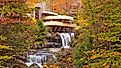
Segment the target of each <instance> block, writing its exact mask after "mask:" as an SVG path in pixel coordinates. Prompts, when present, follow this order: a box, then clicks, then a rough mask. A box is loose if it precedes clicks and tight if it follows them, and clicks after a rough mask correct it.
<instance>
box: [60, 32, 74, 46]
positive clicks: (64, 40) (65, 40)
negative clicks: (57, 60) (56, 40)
mask: <svg viewBox="0 0 121 68" xmlns="http://www.w3.org/2000/svg"><path fill="white" fill-rule="evenodd" d="M60 37H61V40H62V46H63V47H64V48H70V46H69V42H71V38H74V33H60Z"/></svg>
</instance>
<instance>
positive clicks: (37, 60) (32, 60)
mask: <svg viewBox="0 0 121 68" xmlns="http://www.w3.org/2000/svg"><path fill="white" fill-rule="evenodd" d="M47 56H52V58H56V57H55V56H54V55H53V54H51V53H48V52H44V51H39V52H37V53H35V54H34V55H27V59H26V60H27V62H26V63H25V64H26V65H27V66H28V67H30V66H31V65H32V64H37V65H38V66H39V67H40V68H43V66H42V64H46V63H47V60H48V59H49V58H47Z"/></svg>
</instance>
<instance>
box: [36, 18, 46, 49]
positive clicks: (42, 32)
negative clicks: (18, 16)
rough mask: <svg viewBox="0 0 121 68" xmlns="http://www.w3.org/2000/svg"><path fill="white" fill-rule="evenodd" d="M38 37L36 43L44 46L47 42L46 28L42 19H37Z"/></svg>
mask: <svg viewBox="0 0 121 68" xmlns="http://www.w3.org/2000/svg"><path fill="white" fill-rule="evenodd" d="M36 30H37V32H36V35H37V39H36V40H35V44H36V45H39V48H41V47H43V45H44V44H45V42H46V29H45V26H44V24H43V21H42V20H37V29H36Z"/></svg>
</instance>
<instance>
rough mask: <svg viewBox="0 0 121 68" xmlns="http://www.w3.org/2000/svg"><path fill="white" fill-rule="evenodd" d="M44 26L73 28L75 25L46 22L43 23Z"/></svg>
mask: <svg viewBox="0 0 121 68" xmlns="http://www.w3.org/2000/svg"><path fill="white" fill-rule="evenodd" d="M44 26H61V27H71V28H75V27H76V24H69V23H63V22H58V21H47V22H44Z"/></svg>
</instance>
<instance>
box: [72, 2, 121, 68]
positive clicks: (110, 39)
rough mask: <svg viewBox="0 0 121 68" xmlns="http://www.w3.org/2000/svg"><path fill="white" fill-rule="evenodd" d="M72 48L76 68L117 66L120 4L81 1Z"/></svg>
mask: <svg viewBox="0 0 121 68" xmlns="http://www.w3.org/2000/svg"><path fill="white" fill-rule="evenodd" d="M82 5H83V9H82V12H80V13H79V14H78V16H77V19H78V20H77V22H78V23H80V27H79V30H77V33H76V34H77V36H76V39H75V41H74V42H73V44H72V46H74V50H73V55H74V59H75V60H74V64H75V67H76V68H80V67H84V68H120V67H121V61H120V59H121V57H120V56H121V34H120V33H121V30H120V29H121V23H120V22H121V19H120V18H121V16H120V15H121V10H120V9H121V1H120V0H82Z"/></svg>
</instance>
